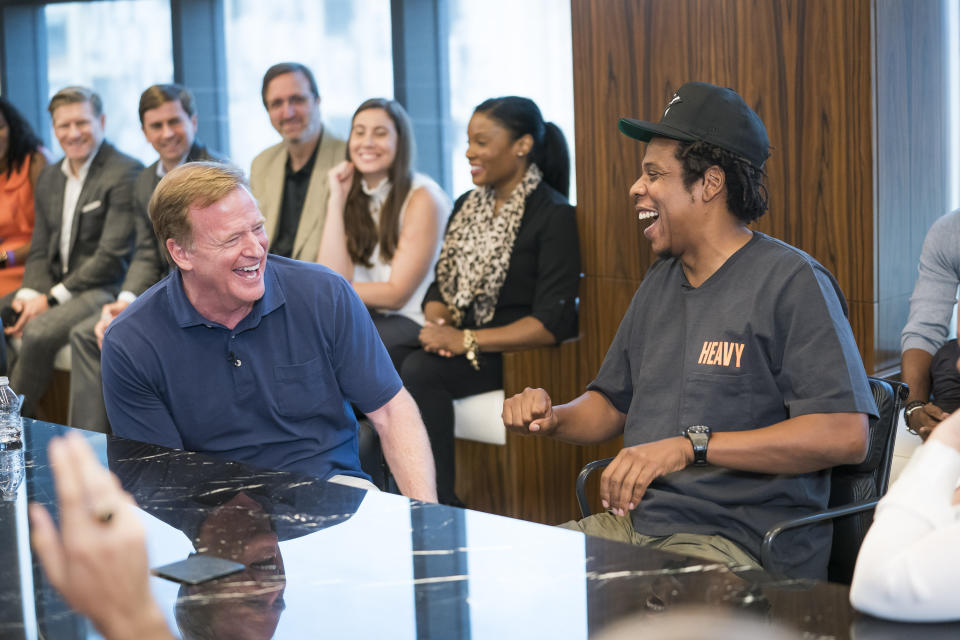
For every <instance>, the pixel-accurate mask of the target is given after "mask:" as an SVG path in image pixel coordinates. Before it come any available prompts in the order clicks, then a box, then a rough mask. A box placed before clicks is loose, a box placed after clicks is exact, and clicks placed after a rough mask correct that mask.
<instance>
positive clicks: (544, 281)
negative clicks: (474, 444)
mask: <svg viewBox="0 0 960 640" xmlns="http://www.w3.org/2000/svg"><path fill="white" fill-rule="evenodd" d="M467 135H468V138H469V146H468V148H467V159H468V160H469V161H470V173H471V176H472V177H473V183H474V184H475V185H477V188H476V189H474V190H472V191H469V192H467V193H466V194H464V195H463V196H461V197H460V198H459V199H458V200H457V202H456V204H455V205H454V210H453V214H452V215H451V217H450V222H449V223H448V225H447V231H446V234H445V236H444V241H443V248H442V249H441V252H440V259H439V260H438V262H437V267H436V279H435V280H434V282H433V284H431V286H430V288H429V289H428V290H427V294H426V296H425V298H424V305H423V310H424V315H425V318H426V324H425V325H424V327H423V329H422V330H421V331H420V344H421V346H422V348H421V349H419V350H417V351H414V352H413V353H411V354H410V355H408V356H407V357H406V358H405V359H404V360H403V363H402V365H401V367H400V374H401V377H402V378H403V383H404V386H406V388H407V389H408V390H409V391H410V393H411V394H412V395H413V397H414V399H416V401H417V404H418V406H419V407H420V413H421V415H422V416H423V421H424V424H425V425H426V427H427V432H428V434H429V435H430V443H431V446H432V448H433V455H434V459H435V462H436V466H437V493H438V496H439V498H440V502H442V503H445V504H454V505H460V504H461V503H460V501H459V500H458V499H457V497H456V494H455V493H454V480H455V469H454V436H453V400H454V399H456V398H462V397H465V396H469V395H474V394H477V393H482V392H485V391H491V390H493V389H499V388H501V387H502V386H503V372H502V369H501V353H502V352H504V351H519V350H522V349H530V348H533V347H540V346H545V345H553V344H557V343H559V342H561V341H563V340H565V339H567V338H570V337H573V336H575V335H576V334H577V287H578V283H579V277H580V252H579V242H578V239H577V227H576V216H575V210H574V208H573V207H572V206H571V205H570V203H569V202H568V201H567V193H568V189H569V182H570V156H569V153H568V151H567V144H566V140H565V138H564V136H563V133H562V132H561V131H560V129H559V128H558V127H557V126H556V125H555V124H553V123H549V122H544V120H543V116H542V115H541V113H540V109H539V108H538V107H537V105H536V104H535V103H534V102H533V101H532V100H530V99H528V98H521V97H517V96H507V97H503V98H491V99H490V100H487V101H485V102H483V103H482V104H480V105H479V106H478V107H477V108H476V109H475V110H474V113H473V117H472V118H471V119H470V124H469V126H468V128H467Z"/></svg>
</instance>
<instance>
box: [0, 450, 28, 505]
mask: <svg viewBox="0 0 960 640" xmlns="http://www.w3.org/2000/svg"><path fill="white" fill-rule="evenodd" d="M23 470H24V461H23V447H17V448H16V449H2V450H0V501H2V502H12V501H14V500H16V499H17V489H19V488H20V483H21V482H23Z"/></svg>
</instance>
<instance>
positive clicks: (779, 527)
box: [760, 500, 880, 578]
mask: <svg viewBox="0 0 960 640" xmlns="http://www.w3.org/2000/svg"><path fill="white" fill-rule="evenodd" d="M878 502H880V501H879V500H867V501H866V502H857V503H854V504H849V505H846V506H843V507H834V508H832V509H827V510H825V511H821V512H819V513H815V514H813V515H809V516H804V517H803V518H796V519H793V520H784V521H783V522H778V523H777V524H775V525H774V526H773V527H771V528H770V530H769V531H767V533H766V535H764V536H763V544H762V545H761V546H760V562H761V564H762V565H763V568H764V569H765V570H766V571H767V573H770V574H772V575H774V576H776V577H778V578H784V577H786V576H784V575H783V574H782V573H781V572H780V571H779V570H777V568H776V567H774V559H773V543H774V541H775V540H776V539H777V536H779V535H780V534H781V533H783V532H784V531H788V530H790V529H796V528H797V527H804V526H807V525H809V524H816V523H817V522H824V521H826V520H835V519H837V518H843V517H844V516H851V515H853V514H855V513H860V512H862V511H869V510H870V509H873V508H874V507H876V506H877V503H878Z"/></svg>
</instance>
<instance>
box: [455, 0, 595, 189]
mask: <svg viewBox="0 0 960 640" xmlns="http://www.w3.org/2000/svg"><path fill="white" fill-rule="evenodd" d="M449 51H450V116H451V126H452V127H453V131H452V132H451V136H452V138H451V139H452V140H453V152H452V155H451V168H452V177H453V193H454V196H457V195H459V194H461V193H463V192H464V191H467V190H468V189H472V188H473V183H472V182H471V180H470V167H469V164H468V163H467V160H466V158H465V157H464V154H465V153H466V150H467V123H468V122H469V121H470V116H471V115H472V114H473V109H474V107H476V106H477V105H478V104H480V103H481V102H483V101H484V100H486V99H487V98H493V97H496V96H504V95H518V96H526V97H528V98H530V99H532V100H533V101H534V102H536V103H537V105H538V106H539V107H540V110H541V111H542V112H543V117H544V118H545V119H546V120H550V121H553V122H554V123H556V124H557V126H559V127H560V129H561V130H562V131H563V134H564V136H566V138H567V145H568V146H569V147H570V160H571V167H570V201H571V202H575V201H576V175H575V172H574V169H575V167H574V166H573V158H574V151H575V150H574V139H573V45H572V42H571V35H570V3H569V2H561V1H558V0H523V1H522V2H519V1H518V0H485V1H484V2H476V1H474V0H454V1H453V2H452V3H451V6H450V49H449Z"/></svg>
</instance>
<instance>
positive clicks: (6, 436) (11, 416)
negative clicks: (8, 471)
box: [0, 376, 23, 448]
mask: <svg viewBox="0 0 960 640" xmlns="http://www.w3.org/2000/svg"><path fill="white" fill-rule="evenodd" d="M22 431H23V421H22V420H20V398H19V397H18V396H17V394H16V393H15V392H14V390H13V389H11V388H10V380H9V379H8V378H7V376H0V446H2V447H3V448H6V447H8V446H9V445H11V444H13V443H19V442H20V434H21V432H22Z"/></svg>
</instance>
